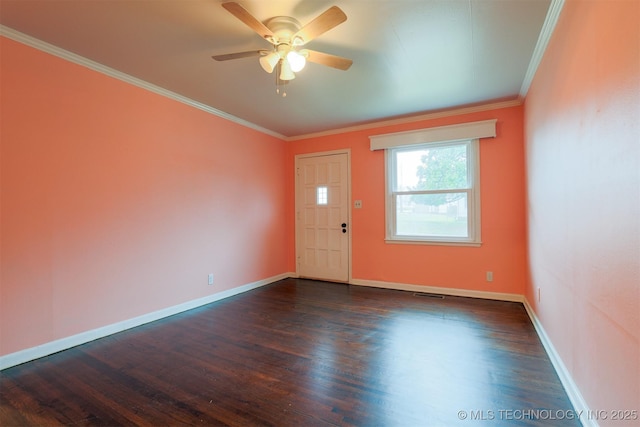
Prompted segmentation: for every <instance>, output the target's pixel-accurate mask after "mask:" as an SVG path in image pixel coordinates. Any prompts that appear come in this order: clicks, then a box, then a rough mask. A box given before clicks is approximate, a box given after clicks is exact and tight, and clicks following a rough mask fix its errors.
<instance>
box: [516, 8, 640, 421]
mask: <svg viewBox="0 0 640 427" xmlns="http://www.w3.org/2000/svg"><path fill="white" fill-rule="evenodd" d="M638 23H640V2H638V1H568V2H567V3H566V4H565V6H564V9H563V11H562V13H561V16H560V20H559V22H558V26H557V28H556V30H555V33H554V35H553V38H552V39H551V42H550V44H549V47H548V49H547V51H546V53H545V56H544V58H543V61H542V63H541V65H540V68H539V69H538V72H537V74H536V77H535V79H534V81H533V84H532V86H531V89H530V91H529V94H528V96H527V99H526V103H525V127H526V147H527V149H526V158H527V170H528V175H527V181H528V183H527V188H528V224H529V225H528V228H529V239H528V240H529V258H530V281H529V284H528V286H527V292H526V295H527V299H528V300H529V301H530V302H531V303H532V305H533V306H534V309H535V311H536V313H537V315H538V316H539V318H540V320H541V322H542V324H543V326H544V328H545V329H546V331H547V333H548V335H549V336H550V338H551V340H552V341H553V343H554V346H555V347H556V349H557V350H558V352H559V353H560V355H561V357H562V359H563V361H564V363H565V364H566V365H567V368H568V370H569V371H570V373H571V375H572V377H573V379H574V380H575V382H576V384H577V385H578V387H579V389H580V391H581V393H582V394H583V396H584V397H585V400H586V402H587V404H588V405H589V406H590V407H591V408H592V409H596V410H619V409H623V410H624V409H628V410H634V409H635V410H640V310H639V309H638V306H639V304H640V46H639V45H640V30H639V28H640V26H639V25H638ZM538 288H540V296H541V298H540V302H539V303H538V302H537V297H536V293H537V289H538ZM637 422H638V421H635V422H631V423H623V422H620V421H615V420H611V418H610V417H609V419H607V420H601V421H600V423H601V425H616V426H620V425H637Z"/></svg>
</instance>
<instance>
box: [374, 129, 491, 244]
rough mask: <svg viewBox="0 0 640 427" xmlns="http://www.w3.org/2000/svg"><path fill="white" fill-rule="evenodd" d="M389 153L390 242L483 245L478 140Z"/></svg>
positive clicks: (387, 198)
mask: <svg viewBox="0 0 640 427" xmlns="http://www.w3.org/2000/svg"><path fill="white" fill-rule="evenodd" d="M385 153H386V154H385V155H386V177H387V191H386V223H387V224H386V226H387V232H386V239H387V241H391V242H408V243H433V244H461V245H479V244H480V194H479V191H480V190H479V187H480V185H479V173H478V172H479V156H478V140H477V139H470V140H463V141H452V142H431V143H426V144H413V145H410V146H404V147H391V148H387V149H386V151H385Z"/></svg>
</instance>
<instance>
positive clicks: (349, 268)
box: [293, 148, 353, 284]
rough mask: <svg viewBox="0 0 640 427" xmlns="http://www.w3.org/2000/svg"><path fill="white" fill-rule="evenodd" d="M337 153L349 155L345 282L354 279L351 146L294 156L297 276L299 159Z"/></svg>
mask: <svg viewBox="0 0 640 427" xmlns="http://www.w3.org/2000/svg"><path fill="white" fill-rule="evenodd" d="M335 154H346V155H347V218H348V223H347V224H348V226H349V228H348V230H349V233H348V234H347V239H348V240H347V241H348V248H347V251H348V254H347V262H348V264H349V265H348V267H347V269H348V271H349V274H348V275H347V282H345V283H349V284H350V283H351V281H352V279H353V270H352V260H351V251H352V249H351V236H352V230H353V223H352V218H351V149H350V148H344V149H340V150H331V151H320V152H315V153H305V154H296V155H295V158H294V165H293V174H294V178H295V179H294V188H293V198H294V202H293V205H294V216H293V218H294V232H293V234H294V237H295V247H294V257H295V263H296V277H300V272H299V269H298V248H299V247H300V244H299V238H300V236H299V232H298V218H299V210H298V203H299V200H298V179H299V176H298V167H299V166H298V164H299V159H305V158H312V157H325V156H332V155H335ZM318 280H322V279H318Z"/></svg>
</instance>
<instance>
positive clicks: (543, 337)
mask: <svg viewBox="0 0 640 427" xmlns="http://www.w3.org/2000/svg"><path fill="white" fill-rule="evenodd" d="M522 303H523V304H524V308H525V310H527V314H528V315H529V318H530V319H531V323H533V327H534V328H535V330H536V333H537V334H538V337H539V338H540V341H541V342H542V345H543V347H544V349H545V350H546V352H547V355H548V356H549V359H550V360H551V363H552V364H553V367H554V368H555V370H556V373H557V374H558V377H560V382H561V383H562V385H563V386H564V389H565V391H566V392H567V396H569V400H570V401H571V404H572V405H573V409H574V410H575V411H576V415H577V416H579V417H580V422H581V423H582V425H583V426H584V427H598V422H597V421H596V420H594V419H590V418H591V417H589V414H591V413H592V411H591V410H590V409H589V405H587V402H586V401H585V400H584V397H582V393H580V390H579V389H578V386H577V385H576V383H575V382H574V381H573V378H572V377H571V374H570V373H569V370H568V369H567V367H566V365H565V364H564V362H563V361H562V358H561V357H560V355H559V354H558V352H557V351H556V349H555V347H554V346H553V343H552V342H551V340H550V339H549V336H548V335H547V333H546V332H545V330H544V328H543V327H542V323H540V319H538V316H537V315H536V313H535V311H533V308H532V307H531V305H530V304H529V301H528V300H527V299H526V298H524V299H523V302H522Z"/></svg>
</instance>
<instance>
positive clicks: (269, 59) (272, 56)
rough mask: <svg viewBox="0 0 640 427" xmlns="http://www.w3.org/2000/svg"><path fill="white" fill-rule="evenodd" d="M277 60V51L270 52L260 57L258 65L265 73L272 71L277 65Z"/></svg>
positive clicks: (278, 59)
mask: <svg viewBox="0 0 640 427" xmlns="http://www.w3.org/2000/svg"><path fill="white" fill-rule="evenodd" d="M278 61H280V55H278V53H277V52H271V53H269V54H267V55H265V56H263V57H261V58H260V66H261V67H262V69H263V70H265V71H266V72H267V73H269V74H271V73H273V70H274V69H275V68H276V65H278Z"/></svg>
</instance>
